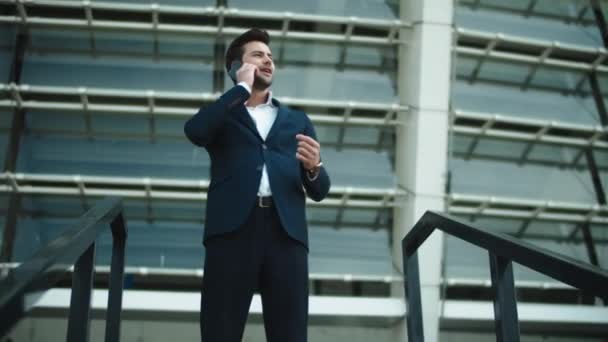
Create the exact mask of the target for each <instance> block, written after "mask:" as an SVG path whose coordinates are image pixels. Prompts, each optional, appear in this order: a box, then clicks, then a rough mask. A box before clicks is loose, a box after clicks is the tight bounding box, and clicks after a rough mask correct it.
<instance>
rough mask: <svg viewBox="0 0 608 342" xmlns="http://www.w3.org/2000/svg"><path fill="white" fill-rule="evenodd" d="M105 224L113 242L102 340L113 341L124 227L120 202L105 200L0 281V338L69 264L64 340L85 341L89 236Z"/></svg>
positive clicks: (90, 264) (90, 263)
mask: <svg viewBox="0 0 608 342" xmlns="http://www.w3.org/2000/svg"><path fill="white" fill-rule="evenodd" d="M108 224H109V225H110V226H111V230H112V238H113V242H114V243H113V246H112V265H111V272H110V282H109V293H108V307H107V311H106V341H118V340H119V336H120V315H121V311H122V290H123V274H124V264H125V258H124V254H125V244H126V239H127V227H126V224H125V220H124V216H123V206H122V201H121V199H119V198H106V199H104V200H102V201H100V202H99V203H97V204H96V205H95V206H94V207H93V208H91V209H90V210H89V211H87V212H86V213H85V214H83V215H82V216H81V217H80V218H79V219H78V220H77V221H76V222H75V223H74V224H72V225H71V227H70V229H68V230H67V231H66V232H65V233H63V234H61V235H60V236H59V237H57V238H56V239H54V240H52V241H51V242H49V243H48V244H47V245H46V246H44V247H42V248H41V249H40V250H39V251H38V252H37V253H36V254H34V256H32V257H31V258H30V259H29V260H27V261H25V262H23V263H22V264H21V265H20V266H19V267H17V268H16V269H14V270H11V271H10V272H9V273H8V274H7V275H6V276H5V277H3V278H2V279H0V317H2V319H0V337H2V336H4V335H5V334H6V333H7V332H8V331H10V329H11V328H12V327H13V326H14V325H15V324H16V323H17V322H19V320H21V319H22V318H23V317H24V316H25V315H26V314H27V312H28V311H29V310H30V309H31V308H32V306H33V304H34V302H35V300H36V299H37V298H38V296H39V294H40V293H41V292H43V291H46V290H48V289H50V288H52V287H53V286H54V285H55V284H56V283H57V281H58V280H59V279H60V278H61V276H62V275H63V274H64V273H65V272H66V271H67V270H68V269H69V268H70V267H71V265H74V271H73V274H72V294H71V299H70V313H69V319H68V331H67V338H66V340H67V341H70V342H71V341H74V342H76V341H88V334H89V331H88V330H89V317H90V315H89V314H90V311H91V291H92V287H93V267H94V264H95V240H96V239H97V237H98V236H99V234H100V233H101V232H102V231H104V230H105V229H107V225H108Z"/></svg>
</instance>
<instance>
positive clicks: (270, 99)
mask: <svg viewBox="0 0 608 342" xmlns="http://www.w3.org/2000/svg"><path fill="white" fill-rule="evenodd" d="M272 100H273V98H272V90H270V91H268V98H267V99H266V102H265V103H262V104H259V105H257V106H256V107H260V106H270V107H273V108H274V107H276V106H275V104H274V102H272ZM245 106H247V107H249V108H255V107H251V106H249V105H247V103H245Z"/></svg>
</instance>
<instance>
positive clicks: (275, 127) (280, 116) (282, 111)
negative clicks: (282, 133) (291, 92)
mask: <svg viewBox="0 0 608 342" xmlns="http://www.w3.org/2000/svg"><path fill="white" fill-rule="evenodd" d="M272 102H273V103H274V105H275V106H277V107H278V108H279V109H278V110H277V117H276V119H275V120H274V123H273V124H272V127H271V128H270V132H268V136H267V137H266V141H269V140H270V139H272V137H273V136H274V135H276V134H277V132H278V131H279V127H281V122H282V121H283V120H285V119H286V118H287V116H289V111H288V110H287V108H285V107H284V106H282V105H281V104H280V103H279V101H277V100H275V99H273V100H272Z"/></svg>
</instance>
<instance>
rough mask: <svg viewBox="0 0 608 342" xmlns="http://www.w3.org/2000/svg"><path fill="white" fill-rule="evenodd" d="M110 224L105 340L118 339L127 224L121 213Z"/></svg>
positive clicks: (111, 341)
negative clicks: (110, 261) (110, 249)
mask: <svg viewBox="0 0 608 342" xmlns="http://www.w3.org/2000/svg"><path fill="white" fill-rule="evenodd" d="M111 226H112V240H113V244H112V266H111V268H110V284H109V290H108V309H107V310H106V342H116V341H119V340H120V321H121V318H120V314H121V312H122V291H123V277H124V270H125V244H126V241H127V226H126V225H125V220H124V217H123V215H122V213H121V214H119V215H118V216H116V218H114V220H113V221H112V223H111Z"/></svg>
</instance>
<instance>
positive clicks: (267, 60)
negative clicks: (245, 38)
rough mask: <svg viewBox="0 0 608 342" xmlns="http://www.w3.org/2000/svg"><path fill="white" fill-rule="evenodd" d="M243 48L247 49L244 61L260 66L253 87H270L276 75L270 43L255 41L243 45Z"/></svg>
mask: <svg viewBox="0 0 608 342" xmlns="http://www.w3.org/2000/svg"><path fill="white" fill-rule="evenodd" d="M243 49H244V51H245V52H244V53H243V63H250V64H253V65H255V66H257V67H258V71H257V73H256V76H255V79H254V81H253V87H254V88H256V89H260V90H264V89H266V88H268V87H270V85H271V84H272V77H273V76H274V62H273V61H272V52H270V48H269V47H268V45H266V44H264V43H262V42H257V41H253V42H249V43H247V44H245V45H243Z"/></svg>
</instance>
